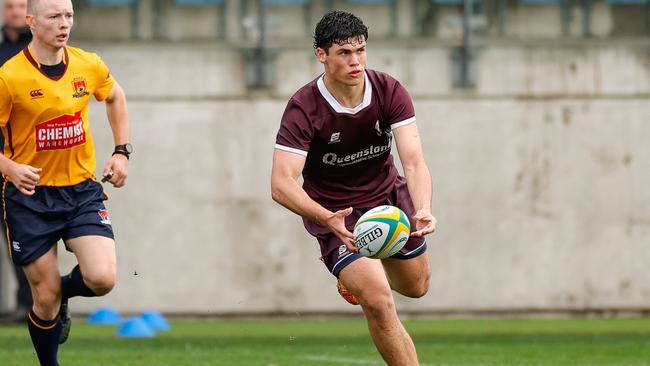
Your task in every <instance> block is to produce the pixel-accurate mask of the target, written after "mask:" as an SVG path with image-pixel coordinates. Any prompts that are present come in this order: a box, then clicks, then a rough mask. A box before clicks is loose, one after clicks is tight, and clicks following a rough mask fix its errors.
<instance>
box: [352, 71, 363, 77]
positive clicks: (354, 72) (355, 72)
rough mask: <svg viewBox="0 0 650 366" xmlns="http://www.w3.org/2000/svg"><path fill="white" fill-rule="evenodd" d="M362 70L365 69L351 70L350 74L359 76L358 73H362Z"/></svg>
mask: <svg viewBox="0 0 650 366" xmlns="http://www.w3.org/2000/svg"><path fill="white" fill-rule="evenodd" d="M362 72H363V71H361V70H354V71H351V72H350V75H352V76H357V75H359V74H361V73H362Z"/></svg>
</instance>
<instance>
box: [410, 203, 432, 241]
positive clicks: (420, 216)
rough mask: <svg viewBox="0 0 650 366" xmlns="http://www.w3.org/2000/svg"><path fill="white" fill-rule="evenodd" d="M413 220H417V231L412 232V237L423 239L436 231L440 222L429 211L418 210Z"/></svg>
mask: <svg viewBox="0 0 650 366" xmlns="http://www.w3.org/2000/svg"><path fill="white" fill-rule="evenodd" d="M413 218H414V219H415V231H412V232H411V236H415V237H421V236H425V235H427V234H431V233H432V232H434V231H436V225H437V224H438V220H436V218H435V217H433V215H432V214H431V211H429V210H428V209H421V210H418V211H417V212H416V213H415V215H413Z"/></svg>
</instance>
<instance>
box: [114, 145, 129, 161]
mask: <svg viewBox="0 0 650 366" xmlns="http://www.w3.org/2000/svg"><path fill="white" fill-rule="evenodd" d="M132 152H133V145H131V144H129V143H126V144H124V145H115V150H113V154H112V155H115V154H120V155H124V156H126V158H127V159H129V157H130V156H131V153H132Z"/></svg>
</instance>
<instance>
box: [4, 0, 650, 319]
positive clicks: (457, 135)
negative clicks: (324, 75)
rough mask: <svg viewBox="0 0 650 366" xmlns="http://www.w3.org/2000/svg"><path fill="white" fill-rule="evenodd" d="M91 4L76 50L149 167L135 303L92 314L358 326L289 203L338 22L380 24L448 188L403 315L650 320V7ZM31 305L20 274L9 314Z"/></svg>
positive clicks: (132, 222)
mask: <svg viewBox="0 0 650 366" xmlns="http://www.w3.org/2000/svg"><path fill="white" fill-rule="evenodd" d="M0 2H1V0H0ZM74 3H75V7H76V9H75V10H76V12H75V28H76V29H75V30H74V31H73V39H72V41H71V42H70V43H71V44H72V45H79V46H81V47H83V48H86V49H90V50H94V51H96V52H98V53H99V54H100V55H101V56H102V57H103V58H104V60H105V61H106V63H107V64H108V65H109V67H110V68H111V70H112V72H113V74H114V75H115V77H116V78H117V80H118V81H119V82H120V84H121V85H122V86H123V87H124V89H125V90H126V92H127V96H128V98H129V109H130V116H131V126H132V142H133V144H134V145H135V148H136V151H135V153H134V155H133V157H132V160H131V165H130V177H129V182H128V185H127V187H126V188H125V189H121V190H116V189H113V188H112V187H108V188H107V190H108V192H109V193H110V195H111V199H110V200H109V202H108V206H109V209H110V212H111V216H112V221H113V224H114V226H115V232H116V238H117V242H118V262H119V279H118V284H117V286H116V288H115V290H114V291H113V292H112V293H111V294H110V295H109V296H106V297H104V298H99V299H90V300H89V299H75V300H73V301H75V302H76V303H75V305H74V307H73V308H74V309H79V310H81V311H90V310H92V309H94V308H95V307H97V306H99V305H100V304H101V305H109V306H113V307H115V308H117V309H118V310H121V311H125V312H138V311H142V310H146V309H151V308H155V309H159V310H161V311H165V312H168V313H177V314H215V315H223V314H277V313H284V314H295V313H337V312H355V311H359V309H358V308H354V307H351V306H349V305H348V304H347V303H345V302H344V301H343V300H341V299H340V298H339V296H338V295H337V293H336V289H335V280H334V278H333V277H332V276H331V275H329V274H328V273H327V271H326V269H325V268H324V266H323V265H322V264H321V263H320V261H319V260H318V256H319V252H318V249H317V243H316V241H315V240H314V239H313V238H311V237H310V236H308V235H307V234H306V233H305V231H304V229H303V228H302V223H301V220H300V219H299V218H298V217H297V216H295V215H293V214H291V213H290V212H289V211H287V210H286V209H284V208H281V207H279V206H278V205H277V204H275V203H274V202H273V201H272V200H271V198H270V192H269V181H270V167H271V156H272V153H273V144H274V138H275V133H276V131H277V128H278V125H279V119H280V116H281V114H282V112H283V109H284V106H285V105H286V101H287V100H288V98H289V97H290V96H291V94H292V93H293V92H294V91H295V90H297V89H298V88H299V87H300V86H302V85H303V84H305V83H307V82H309V81H310V80H312V79H314V78H315V77H317V76H318V75H319V74H320V73H321V72H322V66H321V65H320V64H319V63H317V62H316V60H315V58H314V56H313V48H312V46H311V35H312V32H313V27H314V25H315V23H316V22H317V21H318V20H319V19H320V17H321V16H322V14H323V13H324V12H325V11H327V10H328V9H334V8H338V9H345V10H350V11H353V12H355V13H356V14H358V15H359V16H360V17H361V18H362V19H363V20H364V21H365V23H366V24H367V25H368V26H369V28H370V38H369V43H368V46H369V48H368V57H369V61H368V62H369V65H368V66H369V68H373V69H378V70H382V71H385V72H388V73H390V74H392V75H393V76H395V77H396V78H397V79H399V80H400V81H401V82H402V83H403V84H404V85H406V87H407V89H408V90H409V91H410V92H411V95H412V97H413V99H414V103H415V107H416V113H417V119H418V125H419V128H420V130H421V134H422V139H423V144H424V150H425V153H426V159H427V161H428V163H429V166H430V169H431V172H432V175H433V180H434V214H435V215H436V216H437V218H438V220H439V230H438V232H437V233H436V234H434V235H432V236H430V237H429V239H428V241H429V253H430V257H431V263H432V268H433V274H432V281H431V289H430V291H429V294H428V295H427V296H425V297H424V298H422V299H418V300H409V299H405V298H401V297H399V298H398V300H397V302H398V308H399V309H400V311H402V312H405V313H423V314H447V313H464V312H469V313H513V312H514V313H518V312H584V311H587V312H606V313H609V312H613V313H620V312H623V313H624V312H646V313H647V312H648V311H650V276H649V275H648V270H647V268H648V266H649V265H650V250H649V248H650V193H649V189H648V187H650V169H648V168H649V167H650V144H649V143H648V141H650V118H649V117H650V2H648V0H604V1H603V0H599V1H593V0H469V1H468V2H467V4H464V3H463V2H462V1H461V0H312V1H310V0H256V1H239V0H160V1H156V0H139V1H138V0H81V1H75V2H74ZM464 15H465V16H464ZM463 30H465V32H464V31H463ZM104 114H105V112H104V109H103V106H102V105H100V104H94V105H93V108H92V113H91V118H92V124H93V126H94V127H93V128H94V130H93V133H94V136H95V139H96V145H97V149H98V167H99V169H100V170H99V171H101V168H103V164H104V163H105V161H106V159H107V158H108V157H109V156H110V152H111V151H112V147H113V143H112V140H111V134H110V130H109V127H108V123H107V122H106V119H105V116H104ZM60 249H61V250H60V253H61V266H62V271H63V272H67V271H68V270H69V268H71V267H72V262H73V260H72V259H73V258H72V257H71V256H70V254H66V253H65V252H64V250H63V248H62V247H61V248H60ZM4 252H6V251H3V253H4ZM4 257H6V253H4ZM3 260H5V261H6V260H7V258H3ZM3 270H4V271H8V270H9V269H8V268H7V266H3ZM13 286H14V284H13V283H11V281H10V280H9V276H7V275H6V273H3V274H2V280H1V281H0V300H1V301H0V304H1V305H2V308H5V309H6V308H11V302H12V301H13V296H10V295H9V294H10V293H12V292H13Z"/></svg>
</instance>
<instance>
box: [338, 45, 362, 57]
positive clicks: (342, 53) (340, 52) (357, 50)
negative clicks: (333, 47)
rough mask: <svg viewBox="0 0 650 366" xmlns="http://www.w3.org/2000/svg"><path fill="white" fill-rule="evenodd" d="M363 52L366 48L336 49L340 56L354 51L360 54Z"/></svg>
mask: <svg viewBox="0 0 650 366" xmlns="http://www.w3.org/2000/svg"><path fill="white" fill-rule="evenodd" d="M365 52H366V48H365V47H361V48H359V49H356V50H348V49H341V50H339V51H338V54H339V55H341V56H349V55H351V54H353V53H356V54H357V55H361V54H363V53H365Z"/></svg>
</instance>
